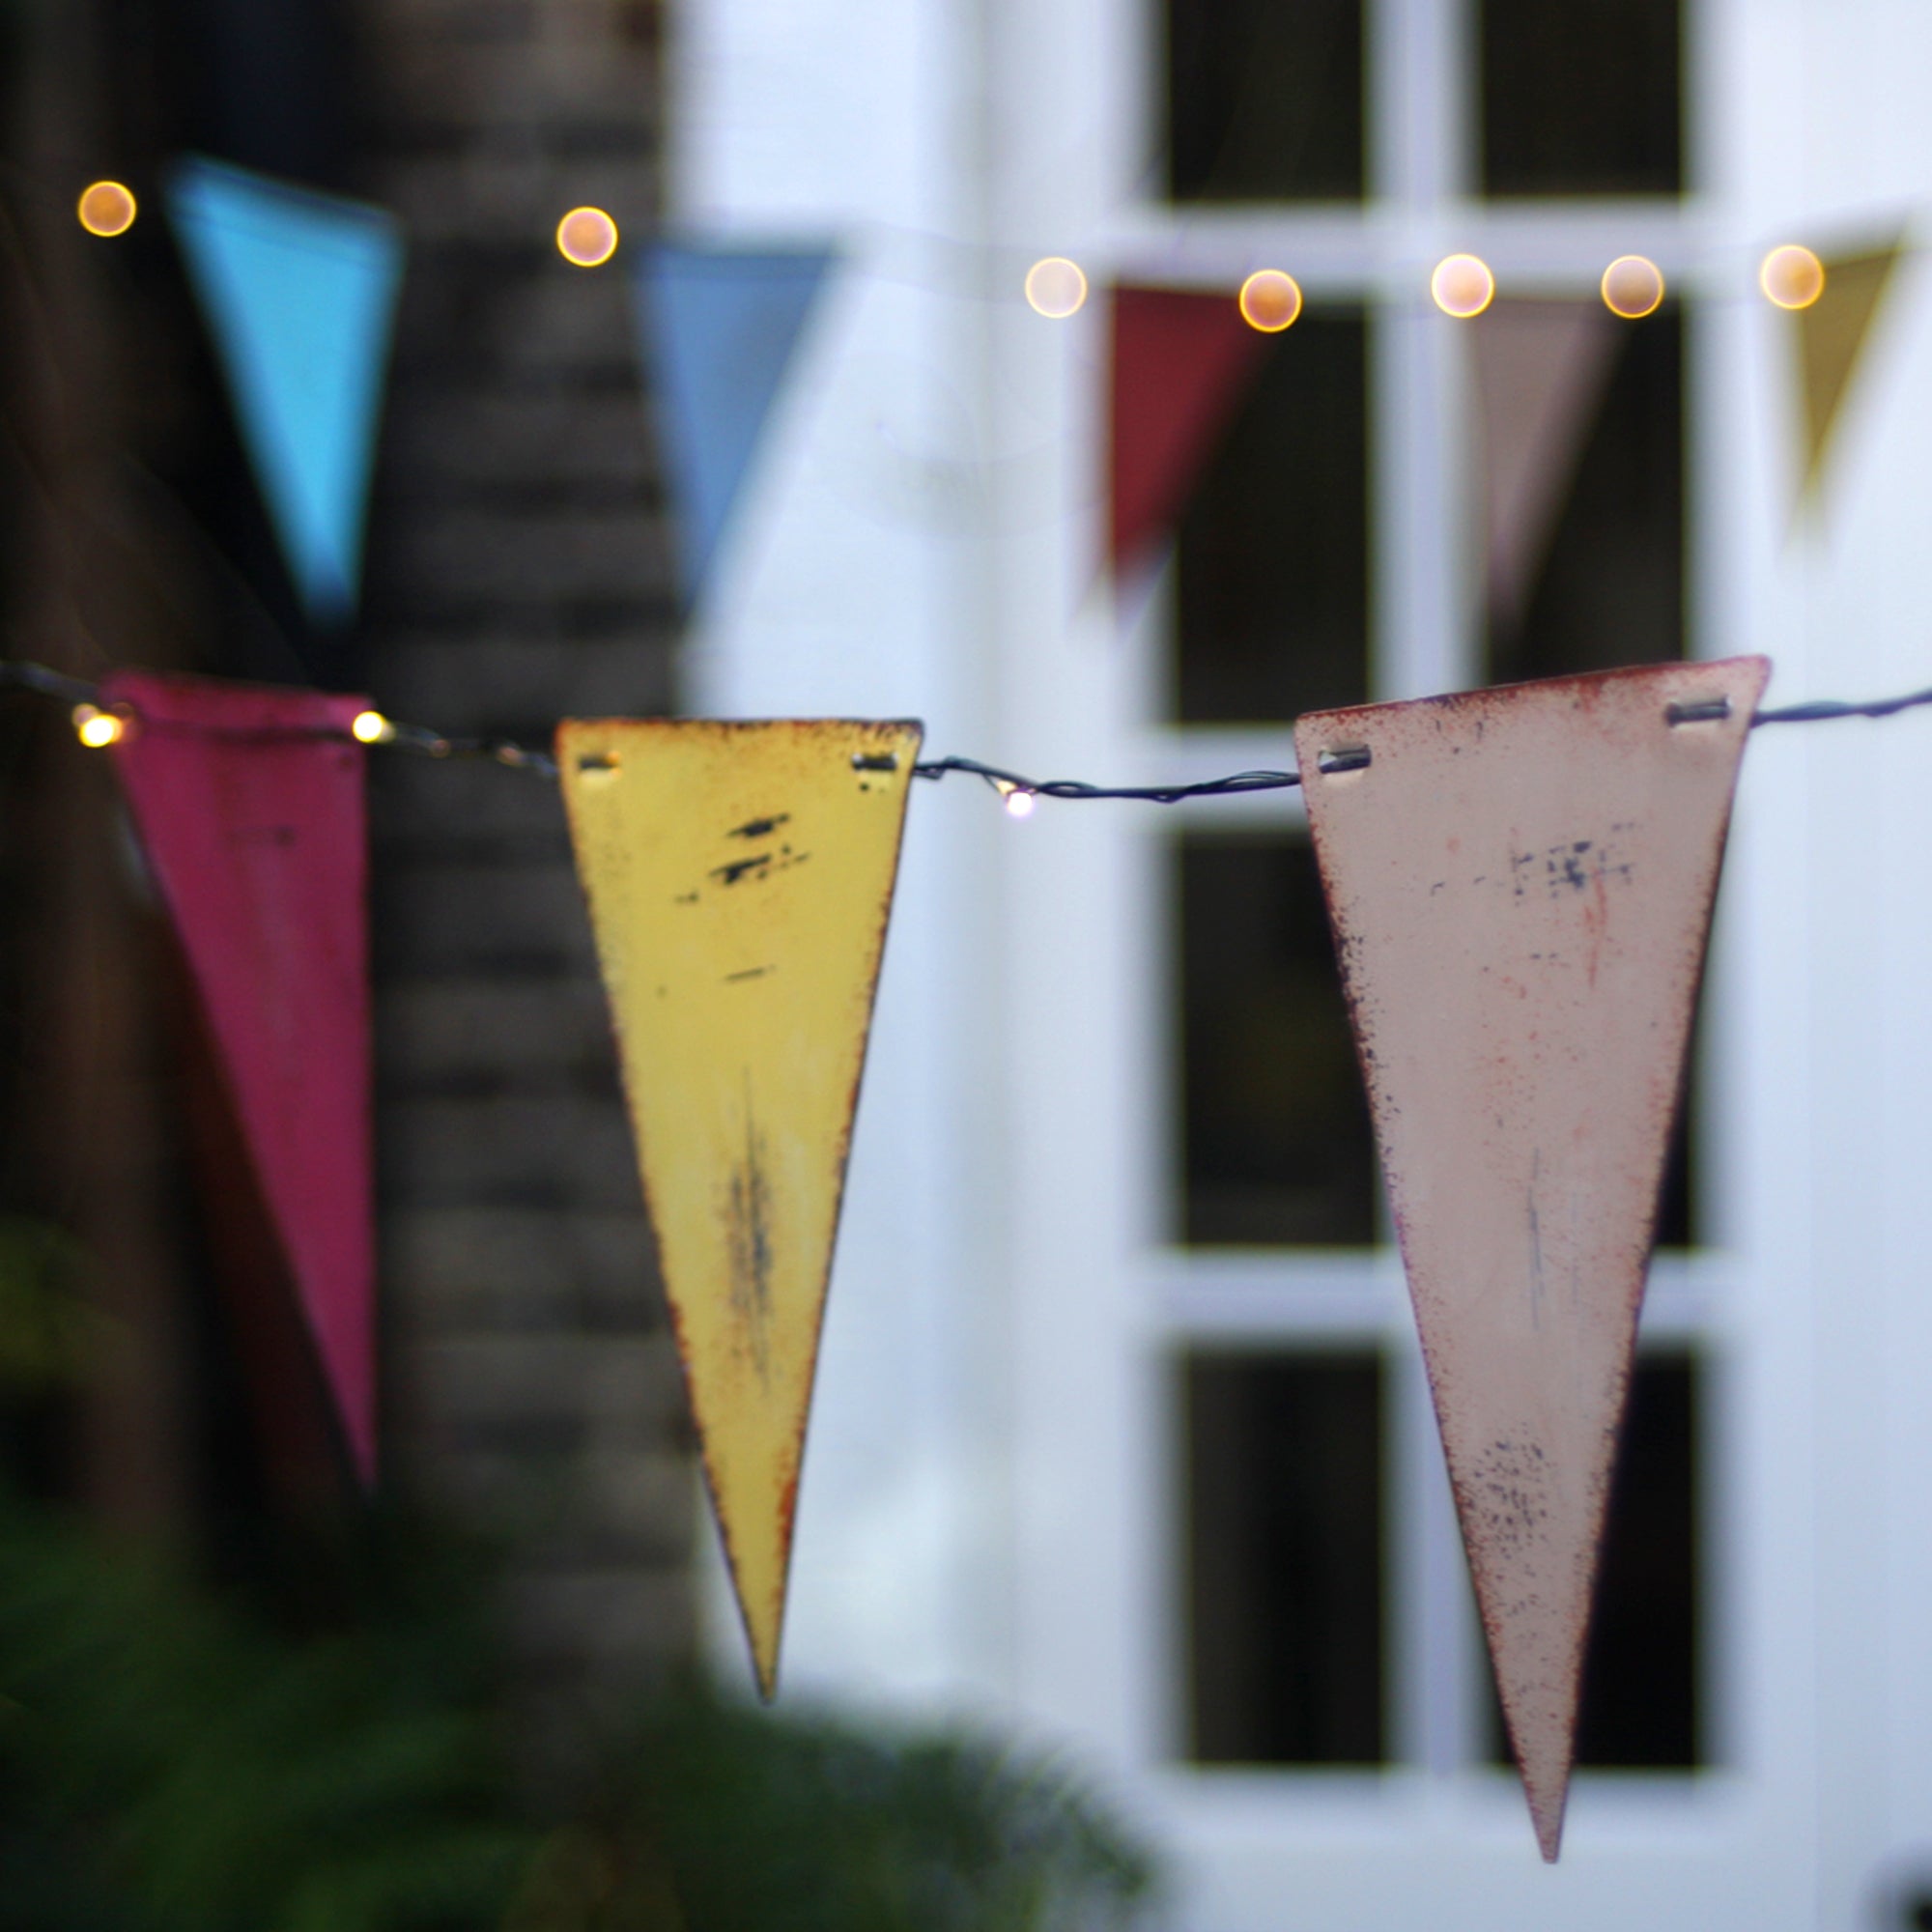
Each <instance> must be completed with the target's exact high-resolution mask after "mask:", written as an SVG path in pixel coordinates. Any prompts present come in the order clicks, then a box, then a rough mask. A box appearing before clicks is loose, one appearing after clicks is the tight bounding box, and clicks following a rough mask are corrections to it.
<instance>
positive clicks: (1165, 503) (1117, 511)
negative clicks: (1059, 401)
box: [1111, 288, 1274, 572]
mask: <svg viewBox="0 0 1932 1932" xmlns="http://www.w3.org/2000/svg"><path fill="white" fill-rule="evenodd" d="M1113 307H1114V319H1113V327H1114V368H1113V397H1112V409H1113V457H1112V472H1111V484H1112V504H1113V527H1112V554H1113V559H1114V569H1115V570H1116V572H1120V571H1123V570H1126V569H1129V568H1130V567H1131V566H1133V565H1134V564H1136V563H1138V562H1140V561H1141V559H1142V558H1143V557H1144V556H1145V555H1146V554H1147V552H1148V551H1149V549H1150V548H1151V546H1152V545H1154V544H1155V543H1157V542H1158V541H1159V540H1160V538H1161V537H1162V536H1163V535H1165V534H1166V532H1167V530H1168V529H1169V528H1170V527H1171V526H1172V525H1173V524H1174V522H1175V520H1176V519H1177V518H1178V517H1179V515H1180V512H1181V510H1182V508H1183V507H1184V506H1185V504H1186V501H1187V498H1188V496H1189V494H1190V493H1191V492H1192V490H1193V488H1194V485H1195V482H1196V480H1197V479H1198V478H1199V476H1200V474H1201V471H1202V469H1204V468H1205V467H1206V465H1207V462H1208V457H1209V456H1211V455H1212V453H1213V449H1214V443H1215V440H1216V439H1217V438H1218V437H1219V435H1220V433H1221V431H1222V429H1223V428H1225V427H1226V425H1227V422H1228V419H1229V418H1230V417H1231V416H1232V415H1233V414H1234V412H1235V408H1236V404H1237V403H1238V402H1239V401H1240V399H1241V393H1242V389H1243V387H1244V386H1245V384H1247V382H1248V381H1249V380H1250V379H1251V378H1252V376H1253V375H1254V373H1255V371H1256V370H1257V368H1259V366H1260V363H1261V358H1262V356H1263V355H1264V353H1265V352H1266V350H1267V349H1268V347H1269V345H1270V344H1271V343H1272V341H1273V340H1274V338H1273V337H1272V336H1269V335H1264V334H1262V333H1260V332H1259V331H1258V330H1256V329H1253V328H1250V327H1248V325H1247V324H1246V323H1245V322H1243V321H1242V320H1241V312H1240V310H1239V309H1238V308H1237V307H1236V304H1235V302H1234V300H1233V299H1232V298H1230V297H1228V296H1224V295H1197V294H1193V293H1190V292H1188V291H1186V290H1182V289H1135V288H1117V289H1116V290H1115V291H1114V304H1113Z"/></svg>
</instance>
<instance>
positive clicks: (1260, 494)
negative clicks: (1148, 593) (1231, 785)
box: [1175, 309, 1369, 725]
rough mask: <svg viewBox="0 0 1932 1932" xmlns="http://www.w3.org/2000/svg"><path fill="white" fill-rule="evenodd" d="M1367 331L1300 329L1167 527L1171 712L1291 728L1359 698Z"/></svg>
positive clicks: (1309, 325)
mask: <svg viewBox="0 0 1932 1932" xmlns="http://www.w3.org/2000/svg"><path fill="white" fill-rule="evenodd" d="M1368 419H1369V411H1368V328H1367V325H1366V323H1365V322H1364V320H1363V317H1362V315H1361V312H1360V311H1359V310H1354V311H1337V310H1332V309H1331V310H1326V311H1315V312H1312V313H1310V314H1307V315H1304V316H1303V317H1302V318H1301V320H1300V321H1299V322H1297V323H1296V324H1295V325H1294V327H1293V328H1291V329H1290V330H1288V332H1287V333H1286V334H1284V335H1282V336H1280V337H1278V338H1277V339H1276V341H1275V342H1274V343H1273V345H1272V346H1271V347H1270V349H1269V351H1268V354H1267V356H1266V359H1265V361H1264V364H1263V368H1262V373H1261V375H1260V377H1259V378H1258V379H1257V381H1256V382H1255V384H1254V386H1253V388H1252V389H1251V390H1250V391H1249V394H1248V397H1247V400H1246V402H1245V403H1244V405H1243V407H1242V409H1241V412H1240V413H1239V414H1238V415H1237V416H1236V419H1235V422H1234V424H1233V426H1232V428H1231V429H1230V430H1229V433H1228V435H1227V437H1226V439H1225V440H1224V441H1223V442H1222V444H1221V447H1220V449H1219V450H1218V452H1217V453H1216V455H1215V457H1214V459H1213V461H1212V462H1211V464H1210V465H1209V467H1208V470H1207V472H1206V474H1205V475H1204V477H1203V478H1202V482H1201V487H1200V489H1199V491H1198V492H1197V493H1196V495H1195V497H1194V499H1193V501H1192V502H1191V504H1190V505H1189V506H1188V509H1187V511H1186V513H1185V514H1184V515H1183V516H1182V518H1181V521H1180V531H1179V545H1178V548H1177V551H1176V558H1175V568H1176V575H1177V580H1178V585H1179V602H1178V611H1177V621H1176V640H1175V670H1176V690H1175V700H1176V712H1177V715H1178V716H1179V721H1180V722H1181V723H1182V724H1185V725H1213V724H1234V723H1244V722H1250V721H1271V720H1277V719H1286V718H1293V717H1294V716H1295V715H1296V714H1297V713H1299V712H1302V711H1311V710H1319V709H1321V708H1322V707H1324V706H1327V705H1333V704H1360V703H1364V702H1366V701H1367V698H1368V695H1369V668H1368V646H1367V639H1368V629H1369V461H1368V445H1369V437H1368Z"/></svg>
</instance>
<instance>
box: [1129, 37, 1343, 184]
mask: <svg viewBox="0 0 1932 1932" xmlns="http://www.w3.org/2000/svg"><path fill="white" fill-rule="evenodd" d="M1167 146H1168V191H1169V193H1170V194H1171V195H1172V196H1173V197H1174V199H1175V200H1176V201H1322V200H1343V199H1352V198H1354V197H1356V196H1359V195H1360V194H1361V192H1362V8H1361V0H1168V5H1167Z"/></svg>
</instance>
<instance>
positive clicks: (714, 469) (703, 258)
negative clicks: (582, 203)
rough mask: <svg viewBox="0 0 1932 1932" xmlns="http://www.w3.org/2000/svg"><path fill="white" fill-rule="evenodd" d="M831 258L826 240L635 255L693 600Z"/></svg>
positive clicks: (678, 247) (660, 248) (687, 588)
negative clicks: (784, 246) (802, 245)
mask: <svg viewBox="0 0 1932 1932" xmlns="http://www.w3.org/2000/svg"><path fill="white" fill-rule="evenodd" d="M833 259H834V257H833V251H832V250H831V249H829V248H811V249H791V250H780V251H773V250H764V251H761V252H753V251H748V250H742V249H730V248H723V247H716V248H710V247H696V246H691V245H688V244H673V243H668V242H661V243H659V244H658V245H656V246H654V247H650V248H646V249H645V250H644V251H643V253H642V255H641V257H640V258H639V264H638V268H637V271H636V282H635V288H636V292H637V299H638V314H639V326H640V327H641V330H642V332H643V336H644V347H645V355H646V357H647V359H648V361H649V363H650V367H651V371H652V376H653V383H652V394H653V397H654V398H655V401H656V405H657V414H658V423H659V431H660V434H661V435H662V437H663V440H664V454H665V460H666V463H667V466H668V469H669V472H670V482H671V486H672V488H673V490H674V492H675V499H676V507H677V523H676V529H677V538H678V551H679V556H680V559H681V563H682V575H683V582H684V593H685V599H686V601H687V603H691V602H695V601H696V597H697V594H698V592H699V590H700V589H701V588H702V587H703V585H704V582H705V579H706V576H707V574H708V573H709V571H710V568H711V561H712V558H713V557H714V556H715V555H716V554H717V551H718V546H719V543H720V541H721V540H722V538H723V536H724V533H725V524H726V522H727V520H728V519H729V517H730V514H731V506H732V504H733V503H734V502H735V501H736V499H737V496H738V492H739V490H740V488H741V487H742V486H743V484H744V481H745V476H746V473H747V471H748V470H749V469H751V467H752V460H753V456H754V455H755V454H756V451H757V446H758V439H759V436H760V435H761V433H762V432H763V430H764V426H765V418H766V417H767V416H768V415H769V414H770V413H771V411H772V406H773V404H774V403H775V402H776V401H777V399H778V393H779V389H780V386H781V384H782V383H783V381H784V376H785V371H786V369H787V368H789V366H790V364H791V359H792V356H793V355H794V353H795V352H796V350H797V348H798V343H799V338H800V336H801V335H802V334H803V333H804V330H805V325H806V322H807V320H808V318H809V317H810V313H811V307H812V302H813V300H814V298H816V296H817V294H818V290H819V285H820V283H822V282H823V281H824V279H825V275H826V271H827V270H829V269H830V268H831V266H832V263H833Z"/></svg>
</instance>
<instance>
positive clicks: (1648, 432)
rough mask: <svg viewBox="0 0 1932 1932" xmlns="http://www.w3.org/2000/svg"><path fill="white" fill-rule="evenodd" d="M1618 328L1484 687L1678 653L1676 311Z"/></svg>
mask: <svg viewBox="0 0 1932 1932" xmlns="http://www.w3.org/2000/svg"><path fill="white" fill-rule="evenodd" d="M1477 326H1478V327H1480V325H1477ZM1621 332H1622V336H1623V341H1622V345H1621V348H1620V350H1619V354H1618V359H1617V367H1616V371H1615V373H1614V374H1613V375H1612V377H1611V378H1610V381H1609V384H1608V385H1607V386H1606V388H1605V395H1604V402H1603V407H1602V409H1601V410H1600V411H1599V412H1598V416H1597V421H1596V425H1595V427H1594V428H1593V429H1592V430H1591V432H1590V438H1589V440H1588V442H1587V443H1586V444H1585V445H1584V449H1583V454H1582V457H1581V459H1580V460H1579V462H1578V463H1577V472H1576V477H1575V480H1574V482H1573V484H1572V487H1571V491H1570V495H1569V498H1568V500H1567V501H1566V503H1565V505H1564V508H1563V512H1562V515H1561V516H1560V518H1559V519H1558V521H1557V524H1556V528H1555V533H1554V535H1553V537H1552V538H1551V540H1550V544H1549V549H1548V554H1547V555H1546V557H1545V559H1544V563H1543V568H1542V571H1541V573H1540V575H1539V576H1538V578H1537V581H1536V586H1535V588H1534V589H1533V590H1532V592H1531V593H1530V596H1529V599H1528V603H1527V606H1526V609H1525V611H1524V614H1523V618H1522V621H1521V623H1520V625H1517V626H1515V627H1514V628H1505V627H1504V626H1502V625H1501V624H1500V623H1499V622H1497V621H1495V620H1494V619H1493V618H1492V622H1491V625H1490V681H1491V682H1492V684H1507V683H1513V682H1514V681H1515V680H1517V679H1519V678H1528V677H1563V676H1567V675H1569V674H1570V673H1572V672H1576V671H1590V670H1613V669H1615V668H1617V667H1619V666H1621V665H1630V664H1656V663H1660V662H1662V660H1663V659H1666V658H1677V657H1682V656H1683V655H1684V327H1683V316H1682V313H1681V311H1679V310H1677V309H1675V308H1669V307H1667V308H1665V309H1663V310H1662V311H1661V312H1660V313H1659V314H1657V315H1655V316H1652V317H1651V318H1650V319H1649V320H1648V321H1646V322H1639V323H1632V324H1630V325H1628V326H1627V327H1625V328H1624V329H1623V330H1622V331H1621Z"/></svg>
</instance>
